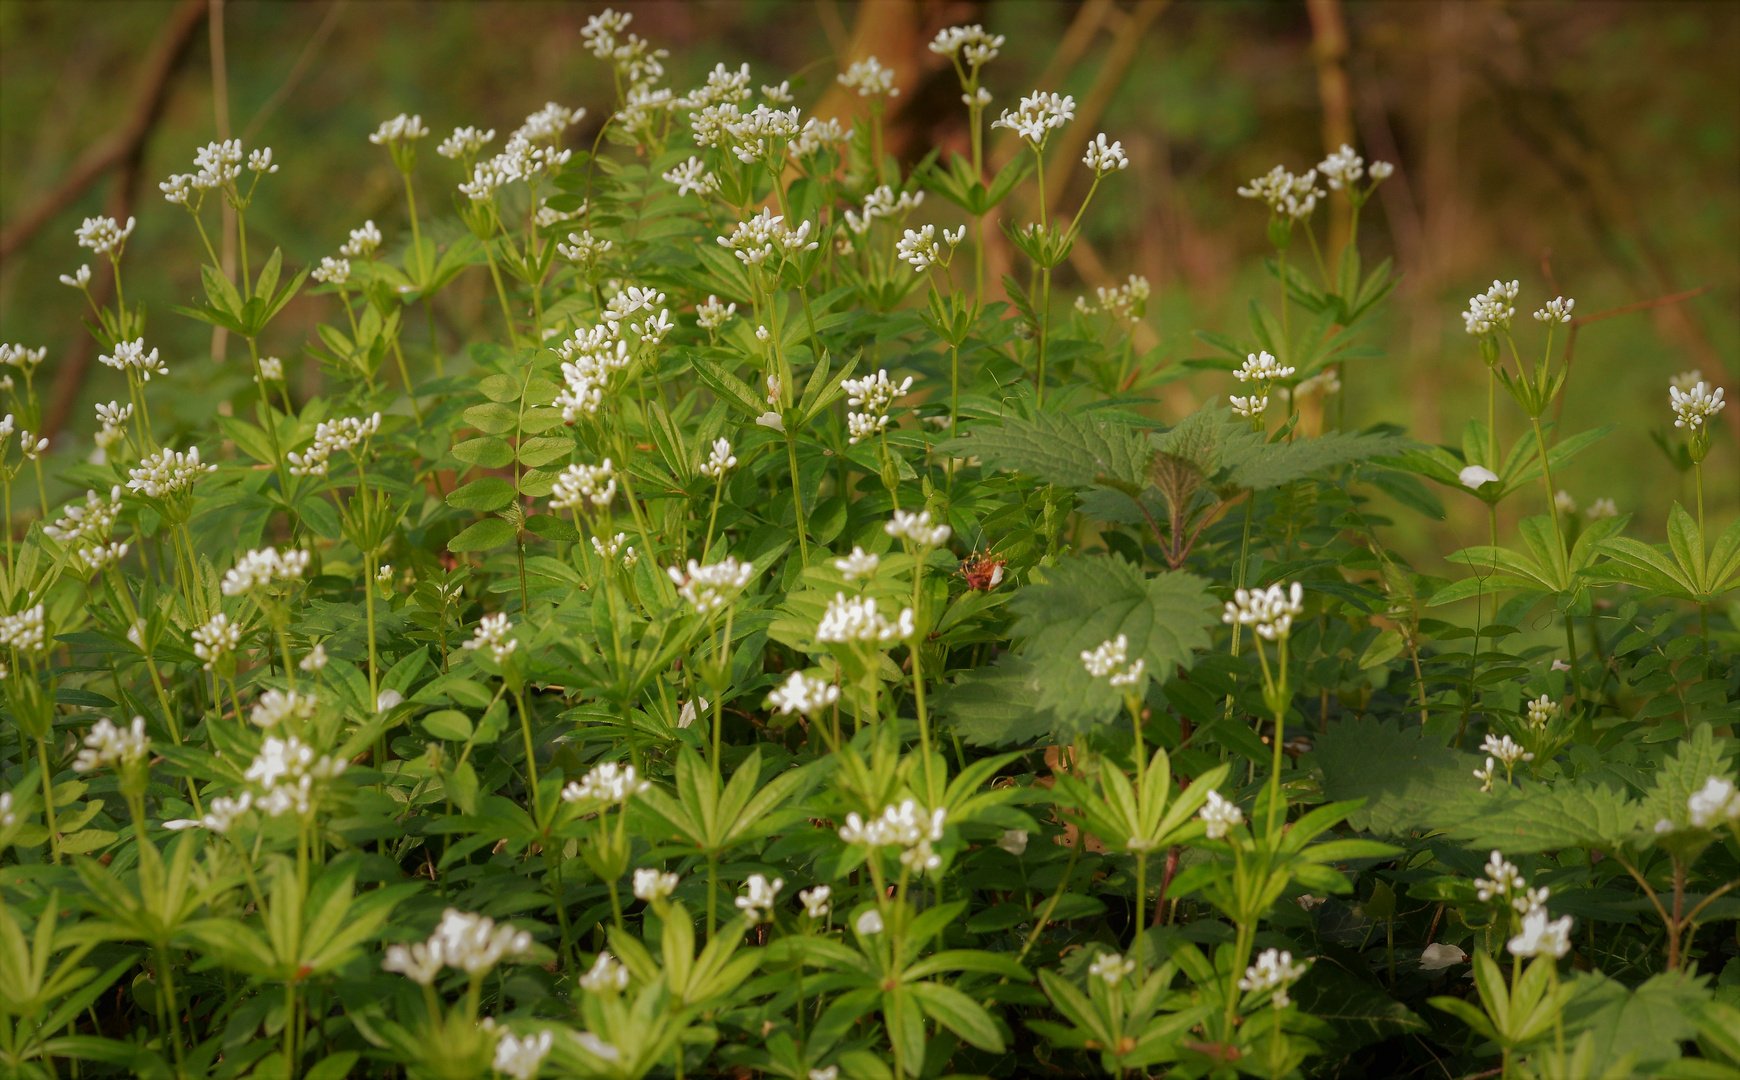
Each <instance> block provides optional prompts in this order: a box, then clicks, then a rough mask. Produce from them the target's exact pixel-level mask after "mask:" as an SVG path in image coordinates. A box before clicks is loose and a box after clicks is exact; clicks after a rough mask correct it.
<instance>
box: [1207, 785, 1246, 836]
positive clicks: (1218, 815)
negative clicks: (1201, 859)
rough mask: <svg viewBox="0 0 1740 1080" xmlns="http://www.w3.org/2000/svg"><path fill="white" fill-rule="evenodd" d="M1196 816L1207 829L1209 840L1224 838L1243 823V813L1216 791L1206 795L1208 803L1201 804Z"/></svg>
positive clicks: (1235, 804)
mask: <svg viewBox="0 0 1740 1080" xmlns="http://www.w3.org/2000/svg"><path fill="white" fill-rule="evenodd" d="M1197 816H1198V817H1200V818H1201V819H1202V823H1203V824H1204V825H1206V826H1207V827H1208V832H1207V835H1208V838H1209V839H1210V840H1219V839H1221V838H1223V837H1225V836H1226V834H1227V833H1228V832H1229V831H1230V830H1232V829H1233V828H1234V827H1236V826H1239V825H1242V824H1244V821H1245V813H1244V811H1243V810H1240V809H1239V806H1238V804H1237V803H1235V802H1232V801H1230V800H1228V799H1225V798H1223V797H1222V796H1221V793H1220V792H1218V791H1211V792H1209V793H1208V801H1207V802H1206V803H1204V804H1203V806H1202V810H1201V812H1200V813H1199V814H1198V815H1197Z"/></svg>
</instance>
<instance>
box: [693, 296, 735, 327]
mask: <svg viewBox="0 0 1740 1080" xmlns="http://www.w3.org/2000/svg"><path fill="white" fill-rule="evenodd" d="M735 314H737V305H736V304H721V303H720V302H719V298H718V297H717V296H708V297H707V302H706V303H705V304H696V305H695V321H696V322H698V323H700V325H701V329H703V330H717V329H719V328H720V327H721V326H724V325H725V322H726V320H728V319H730V318H731V316H733V315H735Z"/></svg>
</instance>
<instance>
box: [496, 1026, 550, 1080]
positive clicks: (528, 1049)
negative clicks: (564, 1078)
mask: <svg viewBox="0 0 1740 1080" xmlns="http://www.w3.org/2000/svg"><path fill="white" fill-rule="evenodd" d="M552 1041H553V1039H552V1037H551V1035H550V1033H549V1032H548V1031H540V1032H538V1033H537V1034H536V1035H527V1036H526V1037H525V1038H523V1039H516V1038H514V1036H513V1034H512V1033H511V1032H507V1031H504V1032H502V1034H501V1042H498V1043H496V1044H495V1071H496V1072H499V1073H506V1074H507V1075H509V1076H511V1077H513V1078H514V1080H532V1077H534V1076H537V1075H538V1068H539V1066H541V1065H542V1064H543V1061H544V1055H545V1054H548V1053H549V1052H550V1044H551V1042H552Z"/></svg>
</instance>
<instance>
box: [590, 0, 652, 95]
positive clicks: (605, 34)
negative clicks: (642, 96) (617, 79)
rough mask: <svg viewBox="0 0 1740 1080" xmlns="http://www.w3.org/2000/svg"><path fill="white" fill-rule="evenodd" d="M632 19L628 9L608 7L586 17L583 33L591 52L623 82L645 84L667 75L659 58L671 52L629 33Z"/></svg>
mask: <svg viewBox="0 0 1740 1080" xmlns="http://www.w3.org/2000/svg"><path fill="white" fill-rule="evenodd" d="M633 21H634V16H633V15H632V14H630V13H628V12H626V11H615V10H613V9H611V8H605V9H604V11H603V12H602V13H601V14H598V15H594V16H592V17H591V18H590V19H587V20H586V25H585V27H584V28H582V29H581V31H580V36H581V38H582V39H584V40H585V42H586V45H587V48H589V49H591V50H592V55H593V56H596V57H597V58H598V59H600V60H604V61H606V62H608V63H609V64H610V65H611V66H613V67H614V68H615V69H616V71H617V74H618V75H620V76H621V78H622V80H623V82H625V83H627V84H628V85H629V86H630V87H640V88H645V87H647V86H649V85H651V84H652V83H653V82H656V81H657V80H659V79H661V78H663V77H664V74H665V68H664V64H662V63H661V62H660V61H662V60H664V59H665V58H666V57H668V56H669V55H670V53H668V52H666V51H665V50H664V49H655V48H653V47H652V45H651V43H649V42H648V41H646V40H645V39H644V38H641V37H639V36H638V35H635V34H630V33H626V32H625V31H626V30H627V29H628V24H629V23H631V22H633Z"/></svg>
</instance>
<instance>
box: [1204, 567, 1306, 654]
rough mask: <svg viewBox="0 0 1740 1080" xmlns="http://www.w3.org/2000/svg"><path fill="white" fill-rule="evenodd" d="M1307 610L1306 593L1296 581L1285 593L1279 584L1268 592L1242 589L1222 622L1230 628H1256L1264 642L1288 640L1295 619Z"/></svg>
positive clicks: (1228, 607) (1231, 601) (1227, 606)
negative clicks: (1236, 626) (1235, 626)
mask: <svg viewBox="0 0 1740 1080" xmlns="http://www.w3.org/2000/svg"><path fill="white" fill-rule="evenodd" d="M1304 610H1305V591H1304V589H1302V588H1301V587H1300V585H1299V583H1298V582H1297V581H1295V582H1294V583H1293V585H1292V588H1291V589H1286V590H1283V588H1282V586H1281V585H1280V584H1279V583H1277V584H1274V585H1271V586H1269V587H1268V588H1267V589H1240V590H1239V591H1238V592H1236V593H1234V594H1233V598H1232V599H1231V600H1229V601H1228V602H1227V605H1226V611H1225V612H1224V613H1223V614H1222V615H1221V618H1220V621H1221V622H1223V623H1226V624H1227V625H1228V626H1232V625H1235V624H1236V625H1239V626H1251V627H1255V628H1256V631H1257V634H1258V635H1259V636H1261V637H1262V638H1263V639H1264V640H1267V641H1275V640H1278V639H1280V638H1285V637H1286V636H1287V635H1288V634H1289V633H1291V632H1292V629H1293V619H1294V617H1295V616H1298V615H1300V614H1302V613H1303V612H1304Z"/></svg>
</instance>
